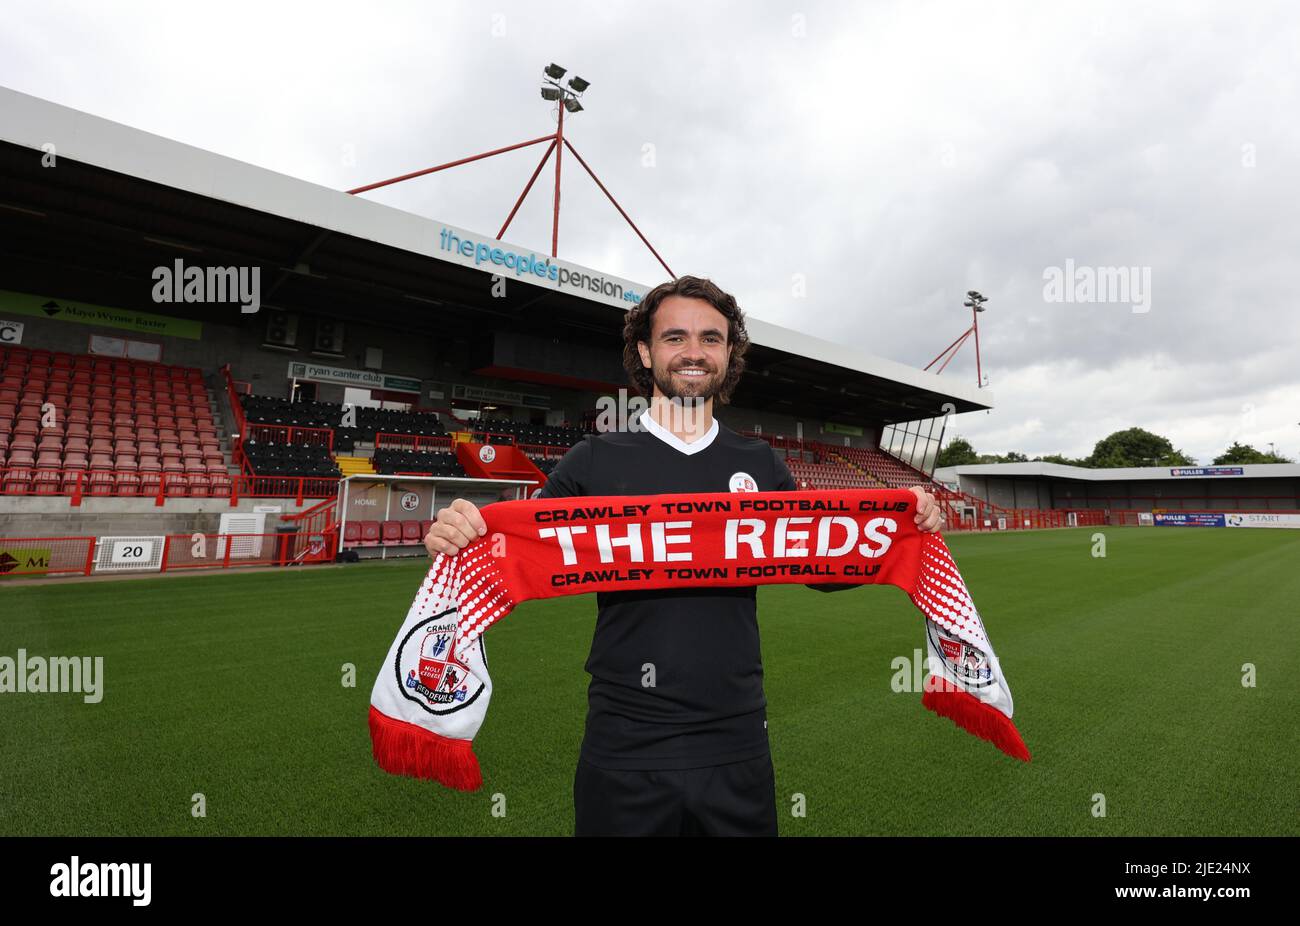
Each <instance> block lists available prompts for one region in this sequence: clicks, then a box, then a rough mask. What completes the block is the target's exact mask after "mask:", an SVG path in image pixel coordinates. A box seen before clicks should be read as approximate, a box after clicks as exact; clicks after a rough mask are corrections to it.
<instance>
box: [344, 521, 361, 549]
mask: <svg viewBox="0 0 1300 926" xmlns="http://www.w3.org/2000/svg"><path fill="white" fill-rule="evenodd" d="M360 541H361V524H360V522H357V521H349V522H348V523H347V524H345V525H344V526H343V546H345V547H354V546H356V545H357V544H358V543H359V542H360Z"/></svg>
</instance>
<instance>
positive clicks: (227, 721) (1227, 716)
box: [0, 528, 1300, 835]
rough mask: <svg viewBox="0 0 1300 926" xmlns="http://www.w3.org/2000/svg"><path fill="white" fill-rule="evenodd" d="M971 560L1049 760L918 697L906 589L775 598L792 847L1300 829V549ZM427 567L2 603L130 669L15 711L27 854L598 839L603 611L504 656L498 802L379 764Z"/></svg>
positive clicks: (1225, 533) (494, 738) (558, 620)
mask: <svg viewBox="0 0 1300 926" xmlns="http://www.w3.org/2000/svg"><path fill="white" fill-rule="evenodd" d="M1095 530H1101V531H1102V532H1103V533H1104V534H1105V538H1106V544H1107V548H1106V556H1105V557H1104V558H1100V557H1094V556H1093V555H1092V548H1093V541H1092V535H1093V533H1094V531H1095ZM950 543H951V546H952V549H953V552H954V554H955V556H956V558H957V562H958V564H959V566H960V568H961V570H962V573H963V574H964V576H965V577H966V581H967V584H968V585H969V586H970V589H971V593H972V595H973V596H974V599H975V603H976V605H977V606H978V607H979V608H980V611H981V614H982V615H983V617H984V620H985V623H986V626H987V628H988V631H989V634H990V637H991V639H992V641H993V644H994V646H995V647H996V648H997V650H998V653H999V656H1000V657H1001V660H1002V664H1003V669H1004V670H1005V671H1006V674H1007V678H1008V681H1009V683H1010V685H1011V690H1012V693H1013V694H1014V696H1015V703H1016V716H1015V719H1016V723H1017V725H1018V726H1019V728H1020V730H1021V733H1022V734H1023V736H1024V738H1025V741H1026V743H1027V744H1028V746H1029V748H1030V751H1031V752H1032V753H1033V755H1034V760H1033V762H1032V763H1030V764H1024V763H1020V762H1017V761H1015V760H1013V759H1010V758H1008V757H1006V756H1004V755H1003V754H1002V753H1000V752H998V751H997V750H996V749H995V748H994V747H993V746H991V745H990V744H988V743H985V742H983V741H982V740H979V739H976V738H974V737H972V736H970V735H969V734H967V733H965V732H963V731H961V730H959V729H958V728H957V727H956V726H954V725H953V724H952V723H951V722H950V721H948V720H946V719H943V718H939V717H937V716H935V715H933V714H931V713H930V712H928V711H926V710H924V709H923V708H922V707H921V702H920V694H919V693H914V692H902V693H898V692H895V691H893V690H892V688H891V678H893V676H894V675H895V670H894V669H893V668H891V661H892V660H894V659H895V658H896V657H899V656H907V657H911V656H912V655H913V652H914V650H917V649H921V648H922V647H923V637H922V624H921V617H920V615H919V613H918V612H917V611H916V610H915V609H914V608H913V607H912V606H911V605H910V604H909V603H908V601H907V599H906V597H905V596H904V595H903V593H902V592H901V591H899V590H898V589H894V588H889V587H867V588H860V589H853V590H851V591H846V592H838V593H834V594H823V593H819V592H815V591H812V590H810V589H806V588H803V587H802V586H768V587H764V588H763V589H761V590H760V592H759V621H760V625H761V630H762V640H763V661H764V665H765V669H766V690H767V698H768V718H769V735H770V738H771V742H772V751H773V757H774V762H775V765H776V774H777V800H778V810H779V817H780V821H781V823H780V828H781V833H782V834H784V835H832V834H835V835H846V834H909V835H950V834H1048V835H1091V834H1098V835H1100V834H1107V835H1139V834H1140V835H1228V834H1291V835H1295V834H1296V833H1298V832H1300V824H1298V819H1297V816H1298V815H1297V807H1298V804H1297V797H1296V795H1297V794H1300V761H1298V760H1300V748H1298V746H1297V743H1298V741H1300V740H1298V738H1297V736H1296V717H1297V714H1298V711H1297V708H1298V707H1300V703H1298V702H1300V694H1298V693H1297V692H1298V689H1297V684H1296V680H1297V678H1300V646H1297V644H1296V631H1297V624H1298V623H1300V622H1298V621H1297V616H1298V615H1300V532H1293V531H1285V530H1213V529H1190V528H1182V529H1178V528H1167V529H1166V528H1145V529H1143V528H1106V529H1092V528H1089V529H1079V530H1065V531H1054V532H1032V533H1023V534H1006V535H998V536H961V535H957V536H955V537H952V538H950ZM426 568H427V561H417V560H403V561H398V562H393V561H390V562H388V563H372V564H359V565H354V566H346V567H342V568H331V569H315V570H313V569H311V568H305V569H291V570H285V571H283V572H260V573H248V574H239V573H238V572H231V573H226V574H221V575H202V576H191V577H184V578H154V579H138V580H130V581H114V582H98V583H76V584H72V583H69V584H62V583H60V582H58V581H51V582H50V583H49V584H48V585H45V586H40V587H30V586H29V587H14V588H5V587H4V586H3V583H2V582H0V655H3V656H9V657H11V658H13V657H16V656H17V651H18V649H19V648H20V647H21V648H24V649H26V650H27V652H28V653H29V654H30V655H43V656H56V655H59V656H71V655H91V656H97V655H98V656H103V657H104V676H105V690H104V696H103V700H102V702H100V703H98V704H85V703H83V701H82V698H81V696H80V695H77V694H17V693H10V694H0V834H7V835H12V834H53V835H72V834H94V835H106V834H111V835H116V834H224V835H231V834H363V833H364V834H408V835H435V834H559V835H563V834H568V833H571V832H572V829H573V806H572V783H573V773H574V767H575V762H576V759H577V751H578V745H579V743H580V741H581V737H582V729H583V722H584V719H585V715H586V685H587V680H588V677H587V675H586V673H585V672H584V671H583V668H582V667H583V664H584V662H585V660H586V657H587V653H588V648H589V645H590V641H591V633H592V628H593V626H594V622H595V600H594V596H591V595H584V596H581V597H574V598H562V599H557V600H552V601H544V602H528V603H526V604H524V605H522V606H521V607H520V608H519V609H518V610H517V611H516V612H515V613H514V614H512V615H510V617H509V618H507V619H506V620H504V621H503V622H502V623H501V624H500V625H498V626H497V627H496V628H494V629H493V631H492V632H491V634H489V636H488V642H487V646H488V649H489V658H490V660H491V665H492V676H493V681H494V683H495V684H496V691H495V692H494V697H493V702H492V708H491V710H490V711H489V712H488V717H487V721H486V723H485V724H484V727H483V730H482V731H481V732H480V735H479V738H478V740H477V741H476V751H477V753H478V755H479V757H480V760H481V762H482V764H483V770H484V778H485V781H484V787H483V789H482V790H481V791H479V792H476V793H473V794H464V793H458V792H454V791H450V790H447V789H444V788H442V787H440V786H438V785H436V784H433V783H430V782H422V781H415V780H412V779H406V778H400V777H395V776H391V775H388V774H385V773H384V772H381V771H380V770H379V769H378V768H377V767H376V766H375V765H374V764H373V762H372V760H371V757H370V752H369V737H368V733H367V727H366V709H367V705H368V701H369V695H370V687H371V684H372V682H373V681H374V678H375V673H376V672H377V671H378V669H379V665H380V662H381V661H382V659H383V658H384V654H385V653H386V651H387V647H388V645H389V642H390V641H391V639H392V635H393V634H394V633H395V632H396V629H397V626H398V624H399V623H400V621H401V619H402V617H403V616H404V615H405V613H406V609H407V607H408V605H409V604H410V601H411V598H412V596H413V595H414V593H415V589H416V586H417V585H418V584H419V581H420V579H421V577H422V576H423V574H424V571H425V569H426ZM345 663H352V664H353V665H355V666H356V686H355V687H344V685H343V684H342V678H343V669H342V667H343V665H344V664H345ZM1245 663H1253V664H1254V666H1255V671H1256V685H1255V687H1245V686H1243V684H1242V677H1243V668H1242V667H1243V664H1245ZM198 793H201V794H203V795H204V797H205V799H206V808H207V815H206V817H203V818H196V817H195V816H193V815H192V814H191V806H192V805H191V799H192V796H193V795H195V794H198ZM796 794H798V795H803V797H804V801H805V806H806V816H802V817H799V816H795V815H793V814H792V813H791V807H792V806H793V804H792V800H793V796H794V795H796ZM1097 794H1101V795H1104V796H1105V811H1106V812H1105V816H1096V815H1094V812H1093V810H1094V807H1095V806H1097V803H1096V802H1095V801H1094V795H1097ZM494 795H503V796H504V809H505V813H504V815H498V814H494V813H493V810H494V807H496V808H497V809H498V811H499V809H500V808H501V806H502V805H501V803H500V800H499V799H498V800H497V801H496V803H494Z"/></svg>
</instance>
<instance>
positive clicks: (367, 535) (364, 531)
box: [358, 521, 379, 547]
mask: <svg viewBox="0 0 1300 926" xmlns="http://www.w3.org/2000/svg"><path fill="white" fill-rule="evenodd" d="M359 523H360V525H361V540H360V542H359V543H358V546H362V547H377V546H379V522H378V521H361V522H359Z"/></svg>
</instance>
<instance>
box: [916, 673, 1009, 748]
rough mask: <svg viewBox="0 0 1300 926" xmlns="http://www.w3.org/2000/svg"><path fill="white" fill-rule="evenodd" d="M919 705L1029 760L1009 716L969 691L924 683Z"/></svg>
mask: <svg viewBox="0 0 1300 926" xmlns="http://www.w3.org/2000/svg"><path fill="white" fill-rule="evenodd" d="M931 678H933V676H931ZM927 681H929V679H927ZM921 705H922V706H923V707H925V709H926V710H930V711H934V712H935V713H936V714H938V715H939V716H940V717H947V718H948V719H949V720H951V721H952V722H953V723H955V724H956V725H957V726H959V727H961V728H962V729H963V730H965V731H966V732H968V733H973V734H974V735H975V736H978V737H979V738H980V739H983V740H988V741H989V742H990V743H992V744H993V745H994V746H996V747H998V748H999V749H1001V750H1002V751H1003V752H1005V753H1006V754H1007V755H1009V756H1011V757H1012V758H1013V759H1020V760H1021V761H1023V762H1028V761H1029V750H1028V749H1027V748H1026V747H1025V741H1024V740H1022V739H1021V738H1020V731H1019V730H1017V729H1016V725H1015V724H1014V723H1012V722H1011V718H1010V717H1008V716H1007V715H1006V714H1004V713H1002V712H1001V711H1000V710H998V709H997V708H995V707H990V706H989V705H987V704H985V703H984V702H983V701H981V700H980V699H979V698H977V697H975V696H974V695H972V694H971V693H970V692H966V691H960V690H943V689H942V688H941V687H940V688H935V689H932V688H931V686H930V685H928V684H927V685H926V686H925V690H924V691H923V692H922V693H921Z"/></svg>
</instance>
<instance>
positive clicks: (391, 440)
mask: <svg viewBox="0 0 1300 926" xmlns="http://www.w3.org/2000/svg"><path fill="white" fill-rule="evenodd" d="M452 443H453V441H452V438H451V436H450V435H448V434H438V435H430V434H394V433H392V432H391V431H379V432H377V433H376V434H375V449H376V450H450V449H451V448H452Z"/></svg>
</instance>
